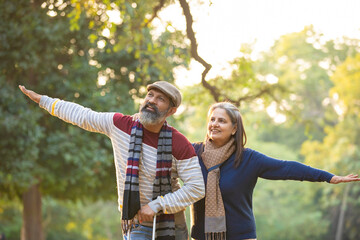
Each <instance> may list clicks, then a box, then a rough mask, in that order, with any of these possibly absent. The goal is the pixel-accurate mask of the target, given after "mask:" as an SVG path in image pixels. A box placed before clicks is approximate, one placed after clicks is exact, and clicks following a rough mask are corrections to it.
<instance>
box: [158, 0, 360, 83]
mask: <svg viewBox="0 0 360 240" xmlns="http://www.w3.org/2000/svg"><path fill="white" fill-rule="evenodd" d="M189 2H198V1H189ZM202 2H203V4H202V5H200V6H199V5H196V4H195V3H192V5H191V6H190V7H191V9H190V10H191V12H192V15H193V18H194V21H195V23H194V25H193V29H194V31H195V33H196V37H197V41H198V51H199V54H200V56H201V57H202V58H203V59H204V60H205V61H207V62H208V63H210V64H211V65H212V66H213V68H212V69H211V71H210V72H209V74H208V76H207V77H208V78H211V77H214V76H216V75H223V76H224V75H226V73H227V72H229V71H226V69H229V68H228V67H227V62H228V61H231V60H232V59H234V58H235V57H237V56H239V49H240V46H241V44H242V43H251V42H253V41H254V40H256V44H255V49H254V50H255V51H256V52H259V51H262V50H266V49H268V48H269V47H271V45H272V44H273V42H274V40H276V39H278V38H279V37H280V36H281V35H284V34H287V33H291V32H298V31H301V30H302V29H303V28H304V27H305V26H307V25H310V24H312V25H313V26H314V28H315V30H316V31H317V32H320V33H323V34H324V35H325V37H327V38H331V39H335V38H339V37H342V36H348V37H353V38H359V39H360V0H202ZM210 3H212V4H211V5H210ZM194 4H195V5H194ZM160 19H161V21H162V22H166V21H171V22H172V23H173V25H174V26H175V27H176V28H177V29H182V30H185V28H186V25H185V17H184V16H183V14H182V9H181V7H180V5H179V3H178V1H176V4H175V5H172V6H170V7H168V8H167V9H164V10H163V11H162V12H161V14H160ZM203 69H204V68H203V67H202V66H201V65H200V64H199V63H197V62H195V61H192V63H191V69H190V70H186V69H185V70H184V69H179V70H178V71H176V79H177V84H178V85H179V86H180V87H182V86H185V85H190V84H191V83H198V82H200V80H201V72H202V71H203Z"/></svg>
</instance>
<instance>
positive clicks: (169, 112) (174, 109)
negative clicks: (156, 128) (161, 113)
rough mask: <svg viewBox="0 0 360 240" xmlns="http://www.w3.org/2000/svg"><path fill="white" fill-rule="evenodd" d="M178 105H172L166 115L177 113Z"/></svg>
mask: <svg viewBox="0 0 360 240" xmlns="http://www.w3.org/2000/svg"><path fill="white" fill-rule="evenodd" d="M176 110H177V107H172V108H170V109H169V111H168V112H167V114H166V117H170V116H171V115H173V114H174V113H176Z"/></svg>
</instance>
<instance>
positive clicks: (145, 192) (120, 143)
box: [39, 96, 205, 225]
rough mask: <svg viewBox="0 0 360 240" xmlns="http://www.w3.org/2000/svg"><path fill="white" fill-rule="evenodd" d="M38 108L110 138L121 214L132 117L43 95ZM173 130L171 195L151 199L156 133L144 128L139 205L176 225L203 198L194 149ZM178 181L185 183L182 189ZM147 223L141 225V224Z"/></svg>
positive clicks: (154, 167)
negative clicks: (170, 215)
mask: <svg viewBox="0 0 360 240" xmlns="http://www.w3.org/2000/svg"><path fill="white" fill-rule="evenodd" d="M39 105H40V107H42V108H44V109H45V110H47V111H48V112H49V113H50V114H52V115H54V116H56V117H58V118H60V119H62V120H64V121H65V122H68V123H72V124H74V125H77V126H79V127H81V128H83V129H85V130H87V131H91V132H98V133H103V134H105V135H106V136H108V137H109V138H110V139H111V143H112V146H113V151H114V158H115V159H114V162H115V168H116V180H117V189H118V204H119V211H121V210H122V201H123V192H124V180H125V175H126V166H127V158H128V150H129V142H130V132H131V127H132V126H133V125H134V123H135V122H134V121H133V120H132V117H131V116H126V115H123V114H121V113H100V112H95V111H93V110H91V109H89V108H85V107H82V106H80V105H78V104H75V103H71V102H66V101H62V100H59V99H54V98H50V97H48V96H42V97H41V99H40V103H39ZM172 129H173V139H172V146H173V152H172V155H173V164H172V173H171V179H172V188H173V192H172V193H168V194H166V195H165V196H163V197H158V198H157V199H155V200H152V196H153V182H154V179H155V171H156V161H157V143H158V136H159V133H152V132H149V131H147V130H146V129H144V136H143V143H142V153H141V160H140V166H139V183H140V191H139V192H140V202H141V206H143V205H146V204H149V206H150V207H151V209H153V210H154V211H155V212H159V211H160V210H162V211H163V212H165V213H178V214H175V223H176V224H179V223H183V222H184V221H185V220H184V213H183V210H184V209H185V208H186V207H187V206H189V205H191V204H193V203H194V202H196V201H198V200H199V199H201V198H203V197H204V194H205V187H204V182H203V177H202V173H201V168H200V166H199V161H198V158H197V156H196V154H195V151H194V148H193V147H192V145H191V144H190V143H189V141H188V140H187V139H186V138H185V137H184V136H183V135H182V134H181V133H180V132H178V131H177V130H176V129H174V128H172ZM178 178H180V179H181V180H182V181H183V183H184V185H183V186H182V187H181V188H180V185H179V183H178ZM150 224H151V223H144V225H150Z"/></svg>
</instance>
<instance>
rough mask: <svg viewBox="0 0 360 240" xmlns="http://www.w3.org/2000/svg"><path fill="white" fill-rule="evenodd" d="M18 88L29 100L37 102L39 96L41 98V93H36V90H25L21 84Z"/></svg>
mask: <svg viewBox="0 0 360 240" xmlns="http://www.w3.org/2000/svg"><path fill="white" fill-rule="evenodd" d="M19 88H20V90H21V91H22V92H23V93H24V94H25V95H26V96H28V97H29V98H30V99H31V100H33V101H34V102H36V103H39V102H40V98H41V95H40V94H37V93H36V92H34V91H31V90H27V89H26V88H25V87H24V86H23V85H19Z"/></svg>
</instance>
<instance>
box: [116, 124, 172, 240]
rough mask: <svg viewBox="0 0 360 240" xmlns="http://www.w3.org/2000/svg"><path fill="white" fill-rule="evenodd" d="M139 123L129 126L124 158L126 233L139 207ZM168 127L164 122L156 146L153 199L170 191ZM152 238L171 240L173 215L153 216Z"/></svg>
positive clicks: (141, 134) (170, 139)
mask: <svg viewBox="0 0 360 240" xmlns="http://www.w3.org/2000/svg"><path fill="white" fill-rule="evenodd" d="M142 138H143V126H142V124H141V123H140V121H139V120H137V121H136V123H135V125H134V126H133V127H132V129H131V135H130V145H129V157H128V160H127V169H126V178H125V188H124V195H123V209H122V210H123V211H122V227H123V231H124V233H126V232H127V231H128V229H129V227H131V224H132V220H133V218H134V217H135V215H136V214H137V212H138V211H139V209H140V194H139V161H140V155H141V148H142ZM171 168H172V130H171V128H170V127H169V126H168V125H167V124H166V123H164V125H163V127H162V128H161V131H160V134H159V140H158V147H157V162H156V177H155V181H154V185H153V200H155V199H156V198H157V197H158V196H164V195H165V194H167V193H169V192H172V189H171ZM156 236H157V237H156V239H157V240H162V239H164V240H165V239H169V240H171V239H175V222H174V214H160V215H159V216H157V217H156Z"/></svg>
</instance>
